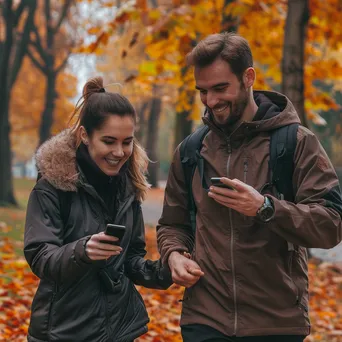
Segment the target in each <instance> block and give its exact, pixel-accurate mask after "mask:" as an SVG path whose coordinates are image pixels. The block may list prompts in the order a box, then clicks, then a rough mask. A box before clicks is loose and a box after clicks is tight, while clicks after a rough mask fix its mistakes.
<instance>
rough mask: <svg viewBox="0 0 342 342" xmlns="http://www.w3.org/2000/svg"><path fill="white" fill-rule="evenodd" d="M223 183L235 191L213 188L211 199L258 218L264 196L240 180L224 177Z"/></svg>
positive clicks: (211, 188)
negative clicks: (257, 214)
mask: <svg viewBox="0 0 342 342" xmlns="http://www.w3.org/2000/svg"><path fill="white" fill-rule="evenodd" d="M221 182H222V183H223V184H226V185H230V186H232V187H233V188H234V189H235V190H230V189H226V188H221V187H217V186H211V187H210V191H209V197H211V198H212V199H214V200H215V201H216V202H217V203H220V204H222V205H224V206H225V207H227V208H231V209H233V210H236V211H238V212H239V213H241V214H243V215H246V216H256V213H257V211H258V210H259V208H260V207H261V206H262V205H263V203H264V200H265V199H264V196H263V195H261V194H260V193H259V192H258V191H257V190H255V189H254V188H253V187H251V186H250V185H248V184H246V183H244V182H241V181H240V180H239V179H229V178H225V177H222V178H221Z"/></svg>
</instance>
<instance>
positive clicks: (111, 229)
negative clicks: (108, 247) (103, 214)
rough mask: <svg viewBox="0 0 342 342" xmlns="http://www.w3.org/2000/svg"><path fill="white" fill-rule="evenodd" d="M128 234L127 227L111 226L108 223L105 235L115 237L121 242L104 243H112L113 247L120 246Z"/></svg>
mask: <svg viewBox="0 0 342 342" xmlns="http://www.w3.org/2000/svg"><path fill="white" fill-rule="evenodd" d="M125 232H126V227H125V226H120V225H118V224H111V223H108V224H107V226H106V230H105V234H106V235H110V236H115V237H117V238H118V239H119V240H118V241H113V242H108V241H103V242H105V243H110V244H112V245H119V244H120V242H121V240H122V238H123V236H124V235H125Z"/></svg>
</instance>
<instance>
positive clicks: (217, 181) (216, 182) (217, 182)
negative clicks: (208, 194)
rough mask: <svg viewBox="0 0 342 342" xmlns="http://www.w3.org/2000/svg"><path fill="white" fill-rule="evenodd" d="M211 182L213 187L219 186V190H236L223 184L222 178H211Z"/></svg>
mask: <svg viewBox="0 0 342 342" xmlns="http://www.w3.org/2000/svg"><path fill="white" fill-rule="evenodd" d="M210 181H211V184H212V185H214V186H217V187H219V188H226V189H229V190H235V189H234V188H233V187H232V186H230V185H227V184H224V183H222V182H221V178H220V177H211V178H210Z"/></svg>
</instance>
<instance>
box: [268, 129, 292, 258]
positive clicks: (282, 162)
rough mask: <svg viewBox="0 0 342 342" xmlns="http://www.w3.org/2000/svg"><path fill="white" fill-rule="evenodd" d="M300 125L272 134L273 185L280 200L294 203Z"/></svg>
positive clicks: (290, 244)
mask: <svg viewBox="0 0 342 342" xmlns="http://www.w3.org/2000/svg"><path fill="white" fill-rule="evenodd" d="M298 126H299V124H297V123H296V124H291V125H287V126H283V127H280V128H278V129H276V130H274V131H273V132H272V133H271V142H270V161H269V168H270V171H271V184H273V185H275V187H276V189H277V191H278V197H279V199H285V200H286V201H289V202H293V201H294V199H295V194H294V193H293V184H292V176H293V171H294V162H293V159H294V153H295V150H296V145H297V131H298ZM287 249H288V251H289V252H294V250H295V247H294V245H293V243H291V242H287Z"/></svg>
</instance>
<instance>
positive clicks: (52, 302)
mask: <svg viewBox="0 0 342 342" xmlns="http://www.w3.org/2000/svg"><path fill="white" fill-rule="evenodd" d="M57 293H58V285H57V283H55V285H54V290H53V292H52V296H51V300H50V307H49V314H48V328H47V333H48V336H49V339H50V338H51V329H52V316H53V307H54V304H55V299H56V296H57Z"/></svg>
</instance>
